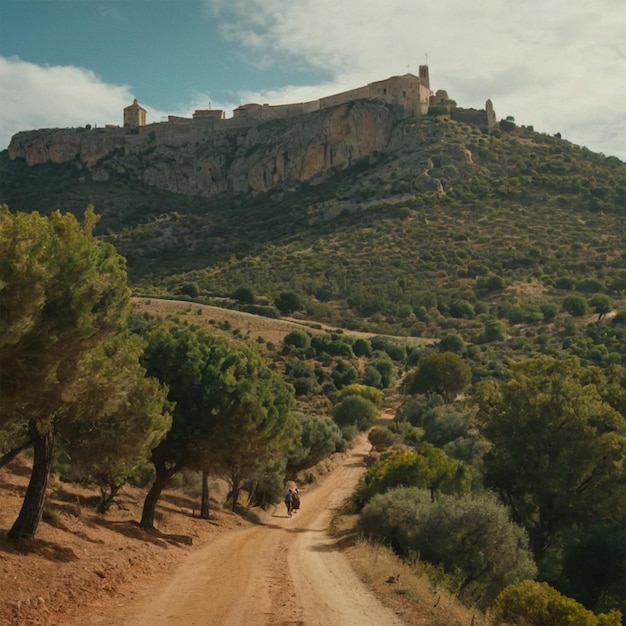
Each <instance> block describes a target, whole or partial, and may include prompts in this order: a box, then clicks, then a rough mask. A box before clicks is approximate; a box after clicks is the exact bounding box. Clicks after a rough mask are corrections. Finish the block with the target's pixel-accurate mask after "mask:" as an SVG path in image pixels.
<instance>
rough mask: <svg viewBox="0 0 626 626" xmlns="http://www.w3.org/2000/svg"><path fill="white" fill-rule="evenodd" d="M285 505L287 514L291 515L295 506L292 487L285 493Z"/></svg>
mask: <svg viewBox="0 0 626 626" xmlns="http://www.w3.org/2000/svg"><path fill="white" fill-rule="evenodd" d="M285 506H286V507H287V515H289V517H291V509H292V507H293V492H292V491H291V489H290V490H289V491H288V492H287V494H286V495H285Z"/></svg>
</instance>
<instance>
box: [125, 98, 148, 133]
mask: <svg viewBox="0 0 626 626" xmlns="http://www.w3.org/2000/svg"><path fill="white" fill-rule="evenodd" d="M145 125H146V110H145V109H144V108H143V107H142V106H140V105H139V103H138V102H137V98H135V99H134V100H133V103H132V104H131V105H130V106H127V107H126V108H125V109H124V127H126V126H128V127H129V128H137V127H139V126H145Z"/></svg>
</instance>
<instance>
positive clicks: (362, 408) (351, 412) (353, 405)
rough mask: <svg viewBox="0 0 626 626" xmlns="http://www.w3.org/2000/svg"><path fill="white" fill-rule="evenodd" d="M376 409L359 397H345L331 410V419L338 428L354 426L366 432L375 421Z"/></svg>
mask: <svg viewBox="0 0 626 626" xmlns="http://www.w3.org/2000/svg"><path fill="white" fill-rule="evenodd" d="M377 415H378V409H377V408H376V405H374V404H373V403H372V402H370V401H369V400H366V399H365V398H362V397H361V396H347V397H346V398H344V399H343V400H342V401H341V402H340V403H339V404H337V405H336V406H335V408H334V409H333V419H334V420H335V422H336V423H337V424H339V426H356V427H357V428H358V429H359V430H367V429H368V428H369V427H370V426H371V425H372V424H373V423H374V420H375V419H376V417H377Z"/></svg>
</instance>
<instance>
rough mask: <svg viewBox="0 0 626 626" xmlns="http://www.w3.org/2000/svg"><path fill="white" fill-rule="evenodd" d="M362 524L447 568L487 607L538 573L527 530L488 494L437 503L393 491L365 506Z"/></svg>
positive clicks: (412, 491) (467, 595) (461, 590)
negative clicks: (516, 522)
mask: <svg viewBox="0 0 626 626" xmlns="http://www.w3.org/2000/svg"><path fill="white" fill-rule="evenodd" d="M359 525H360V528H361V530H362V531H363V532H364V533H366V534H368V535H370V536H372V537H373V538H375V539H378V540H381V541H384V542H386V543H391V545H392V546H393V548H394V549H395V550H396V551H397V552H398V553H399V554H401V555H403V556H408V555H409V554H412V553H417V554H419V555H420V557H421V558H422V559H424V560H426V561H428V562H430V563H433V564H434V565H438V566H441V567H443V569H444V571H445V572H447V573H449V574H451V575H454V579H455V581H456V592H457V593H458V595H459V597H460V598H461V600H463V601H464V602H466V603H468V604H475V605H478V606H479V607H481V608H486V607H488V606H490V605H491V603H492V602H493V601H494V599H495V598H496V597H497V596H498V594H499V593H500V592H502V590H503V589H504V588H505V587H506V586H507V585H509V584H513V583H516V582H519V581H522V580H524V579H526V578H532V577H534V576H535V574H536V567H535V564H534V563H533V560H532V556H531V553H530V550H529V547H528V537H527V535H526V533H525V531H524V530H523V529H522V528H521V527H520V526H517V525H516V524H513V523H512V522H511V521H510V519H509V513H508V511H507V510H506V508H505V507H504V506H502V505H501V504H499V503H498V502H497V501H496V499H495V497H493V496H491V495H488V494H485V495H483V496H480V497H477V498H458V497H454V496H440V497H438V498H437V499H435V500H434V501H433V500H432V499H431V497H430V494H429V492H428V491H426V490H423V489H417V488H399V489H393V490H391V491H389V492H387V493H385V494H383V495H379V496H376V497H375V498H373V499H372V501H371V502H370V503H369V504H367V506H365V508H364V509H363V511H362V512H361V518H360V522H359ZM535 623H540V622H535ZM541 623H543V622H541ZM545 623H546V624H547V623H548V622H545ZM551 623H554V624H556V623H557V622H551ZM564 623H566V622H560V624H564ZM570 623H571V622H570Z"/></svg>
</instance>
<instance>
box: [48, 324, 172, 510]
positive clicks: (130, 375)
mask: <svg viewBox="0 0 626 626" xmlns="http://www.w3.org/2000/svg"><path fill="white" fill-rule="evenodd" d="M114 347H115V350H113V348H114ZM143 348H144V345H143V342H142V341H140V340H139V338H138V337H134V338H132V337H131V338H128V337H125V336H121V335H120V337H119V341H118V342H117V345H115V346H109V347H108V348H107V350H106V355H105V358H104V359H103V361H102V363H101V365H100V367H99V372H100V374H101V375H102V374H103V373H104V372H106V371H107V370H110V371H111V373H112V374H114V373H116V372H123V373H124V376H125V387H126V389H125V394H124V395H123V396H122V398H121V401H120V402H119V403H118V404H117V406H115V407H112V408H111V409H109V411H107V412H106V413H105V414H104V415H103V416H102V417H101V418H100V419H95V418H96V415H94V414H93V409H92V407H95V406H98V403H97V402H93V403H92V402H91V401H90V400H91V397H90V396H91V392H89V393H90V395H89V396H86V397H85V398H84V400H85V401H86V404H87V406H83V407H81V408H80V409H79V410H78V411H73V412H70V413H68V414H67V425H66V426H65V427H64V428H62V429H60V430H59V435H60V439H61V441H60V442H59V443H60V444H61V446H62V448H63V450H64V451H65V452H66V453H67V455H68V456H69V458H70V459H71V462H72V473H73V475H75V476H78V477H79V478H80V479H81V480H89V481H91V482H94V483H95V484H96V485H98V487H99V488H100V493H101V502H100V505H99V511H100V512H101V513H104V512H106V510H107V509H108V508H109V506H110V505H111V502H112V500H113V498H114V496H115V495H116V494H117V492H118V491H119V489H120V488H121V487H122V485H123V484H124V483H125V482H126V481H127V480H128V479H129V478H130V477H131V476H133V475H134V474H135V473H136V472H137V470H138V469H139V468H141V467H143V466H144V465H145V464H146V463H147V461H148V459H149V457H150V452H151V450H152V449H153V448H154V447H156V446H157V445H158V444H159V442H160V441H161V440H162V439H163V437H165V435H166V433H167V431H168V430H169V429H170V427H171V424H172V417H171V415H170V413H169V411H170V410H171V408H172V407H170V406H169V405H168V402H167V389H166V388H164V387H163V386H161V385H160V384H159V382H158V381H157V380H155V379H152V378H147V377H146V376H145V370H144V369H143V368H140V367H137V363H138V361H139V359H140V357H141V355H142V352H143ZM133 366H134V371H133ZM95 424H97V427H94V425H95Z"/></svg>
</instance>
